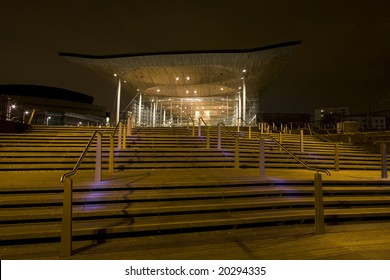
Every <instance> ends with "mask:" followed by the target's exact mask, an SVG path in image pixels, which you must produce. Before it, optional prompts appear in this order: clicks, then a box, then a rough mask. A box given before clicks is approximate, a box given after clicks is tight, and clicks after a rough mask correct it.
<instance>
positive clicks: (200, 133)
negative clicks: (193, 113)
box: [198, 118, 202, 136]
mask: <svg viewBox="0 0 390 280" xmlns="http://www.w3.org/2000/svg"><path fill="white" fill-rule="evenodd" d="M200 122H201V120H200V118H199V125H198V136H202V128H201V123H200Z"/></svg>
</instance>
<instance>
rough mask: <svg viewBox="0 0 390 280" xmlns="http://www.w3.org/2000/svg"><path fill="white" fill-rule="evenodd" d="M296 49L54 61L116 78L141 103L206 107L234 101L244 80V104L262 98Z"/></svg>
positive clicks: (76, 56)
mask: <svg viewBox="0 0 390 280" xmlns="http://www.w3.org/2000/svg"><path fill="white" fill-rule="evenodd" d="M299 45H300V42H299V41H294V42H287V43H282V44H277V45H272V46H266V47H260V48H255V49H249V50H221V51H193V52H184V51H180V52H169V53H141V54H123V55H103V56H96V55H84V54H72V53H60V54H59V55H60V56H62V57H65V58H66V59H68V60H70V61H72V62H74V63H77V64H79V65H81V66H84V67H87V68H89V69H91V70H92V71H94V72H98V73H100V74H102V75H103V76H105V77H106V78H109V79H113V77H114V76H115V77H117V78H120V79H121V81H122V82H123V85H125V84H124V83H126V87H127V89H128V90H130V92H131V93H133V94H134V95H135V94H137V93H138V92H141V93H142V94H143V96H144V97H145V99H144V100H147V99H148V98H149V99H152V98H155V97H157V98H158V99H159V100H168V99H167V98H172V100H179V99H181V98H182V99H185V100H188V98H205V99H204V101H205V102H206V100H208V99H210V98H227V99H229V98H230V99H231V100H235V99H236V96H237V92H239V91H241V90H242V86H243V78H244V76H245V84H246V95H247V98H257V97H259V96H261V95H262V94H263V93H264V90H265V89H266V87H267V86H268V85H269V84H270V83H271V81H272V80H273V78H275V76H276V75H277V74H278V73H279V72H280V70H281V69H282V67H283V66H284V65H285V64H286V62H287V60H288V58H289V56H290V55H291V54H292V53H293V52H294V51H295V49H296V48H297V47H298V46H299ZM176 106H177V105H176ZM205 106H208V104H205Z"/></svg>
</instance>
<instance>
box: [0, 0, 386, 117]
mask: <svg viewBox="0 0 390 280" xmlns="http://www.w3.org/2000/svg"><path fill="white" fill-rule="evenodd" d="M295 40H302V42H303V43H302V46H301V47H300V48H299V50H298V51H297V52H296V53H295V54H294V55H293V56H292V57H291V59H290V61H289V63H288V64H287V65H286V67H285V68H284V69H283V70H282V72H281V73H280V74H279V76H278V77H277V78H276V79H275V80H274V81H273V83H272V85H271V86H270V87H269V88H268V90H267V91H266V94H265V96H264V97H263V99H262V107H261V110H262V111H264V112H289V113H291V112H302V113H312V112H313V111H314V109H315V108H319V107H334V106H349V107H350V108H351V112H352V113H364V112H367V111H368V110H369V107H370V108H371V110H372V111H378V110H387V109H390V82H389V80H390V1H388V0H383V1H382V0H374V1H368V0H367V1H356V0H355V1H349V0H347V1H340V0H329V1H328V0H327V1H325V0H324V1H294V0H284V1H281V0H272V1H270V0H267V1H262V0H247V1H245V0H243V1H227V0H223V1H220V0H216V1H212V0H208V1H204V0H196V1H184V0H183V1H170V0H164V1H148V0H138V1H133V0H109V1H103V0H76V1H75V0H64V1H62V0H51V1H40V0H35V1H30V0H25V1H20V0H2V1H1V7H0V56H1V63H0V84H38V85H47V86H54V87H60V88H65V89H69V90H73V91H78V92H82V93H85V94H88V95H91V96H94V97H95V104H97V105H103V106H106V110H107V111H111V110H112V109H113V103H114V102H113V99H114V96H115V93H116V83H115V81H114V78H113V77H112V78H110V77H107V78H104V77H102V76H99V75H98V74H96V73H94V72H92V71H90V70H87V69H84V68H81V67H80V66H78V65H76V64H72V63H71V62H69V61H67V60H65V59H64V58H61V57H59V56H58V53H59V52H71V53H82V54H95V55H109V54H121V53H142V52H169V51H178V50H214V49H250V48H255V47H261V46H267V45H273V44H277V43H282V42H287V41H295ZM110 79H111V80H110ZM124 92H126V89H124ZM131 95H132V93H131V92H126V95H125V96H127V100H129V99H130V98H131Z"/></svg>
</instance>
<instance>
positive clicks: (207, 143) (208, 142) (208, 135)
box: [206, 126, 210, 149]
mask: <svg viewBox="0 0 390 280" xmlns="http://www.w3.org/2000/svg"><path fill="white" fill-rule="evenodd" d="M206 137H207V138H206V149H210V127H209V126H208V127H207V136H206Z"/></svg>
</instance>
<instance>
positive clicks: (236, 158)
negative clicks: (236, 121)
mask: <svg viewBox="0 0 390 280" xmlns="http://www.w3.org/2000/svg"><path fill="white" fill-rule="evenodd" d="M234 168H240V149H239V142H238V136H236V139H235V145H234Z"/></svg>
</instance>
